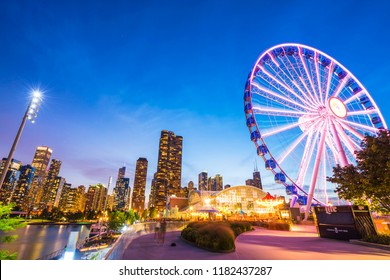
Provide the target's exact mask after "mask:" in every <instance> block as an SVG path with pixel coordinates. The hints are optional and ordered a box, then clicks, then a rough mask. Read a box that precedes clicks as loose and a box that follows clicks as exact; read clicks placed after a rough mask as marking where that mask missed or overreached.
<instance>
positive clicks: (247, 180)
mask: <svg viewBox="0 0 390 280" xmlns="http://www.w3.org/2000/svg"><path fill="white" fill-rule="evenodd" d="M245 185H247V186H254V185H255V184H254V183H253V179H246V180H245Z"/></svg>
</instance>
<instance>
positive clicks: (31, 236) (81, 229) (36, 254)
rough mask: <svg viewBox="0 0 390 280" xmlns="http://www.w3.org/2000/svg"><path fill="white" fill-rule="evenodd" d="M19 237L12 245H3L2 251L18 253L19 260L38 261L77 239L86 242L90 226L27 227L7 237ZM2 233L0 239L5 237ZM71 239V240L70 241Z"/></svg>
mask: <svg viewBox="0 0 390 280" xmlns="http://www.w3.org/2000/svg"><path fill="white" fill-rule="evenodd" d="M14 234H16V235H18V238H17V239H16V240H15V241H12V242H11V243H1V244H0V250H8V251H9V252H10V253H14V252H16V253H17V259H18V260H36V259H39V258H45V256H48V255H49V254H51V253H53V252H55V251H57V250H61V249H63V248H64V247H65V246H67V245H68V242H69V241H70V242H71V243H74V241H75V239H76V240H77V239H78V240H84V239H85V237H87V236H88V234H89V225H33V224H31V225H27V226H25V227H23V228H19V229H17V230H15V231H12V232H8V233H7V234H6V235H14ZM4 235H5V234H4V233H0V237H2V236H4ZM70 239H71V240H70Z"/></svg>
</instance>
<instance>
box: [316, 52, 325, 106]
mask: <svg viewBox="0 0 390 280" xmlns="http://www.w3.org/2000/svg"><path fill="white" fill-rule="evenodd" d="M314 61H315V62H314V67H315V69H316V78H317V88H318V95H319V97H320V103H321V104H324V100H323V98H322V94H321V92H322V91H321V82H320V77H321V75H320V71H319V68H318V53H316V54H315V59H314Z"/></svg>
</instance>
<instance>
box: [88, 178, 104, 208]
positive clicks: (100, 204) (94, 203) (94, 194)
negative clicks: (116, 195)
mask: <svg viewBox="0 0 390 280" xmlns="http://www.w3.org/2000/svg"><path fill="white" fill-rule="evenodd" d="M106 197H107V188H106V187H105V186H104V185H103V184H96V185H93V186H89V188H88V192H87V194H86V202H85V211H103V208H104V204H105V200H106Z"/></svg>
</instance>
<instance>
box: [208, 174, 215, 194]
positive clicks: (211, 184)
mask: <svg viewBox="0 0 390 280" xmlns="http://www.w3.org/2000/svg"><path fill="white" fill-rule="evenodd" d="M216 188H217V185H216V181H215V177H209V178H208V179H207V191H216Z"/></svg>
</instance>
